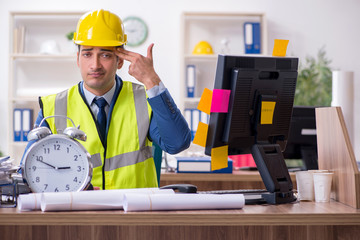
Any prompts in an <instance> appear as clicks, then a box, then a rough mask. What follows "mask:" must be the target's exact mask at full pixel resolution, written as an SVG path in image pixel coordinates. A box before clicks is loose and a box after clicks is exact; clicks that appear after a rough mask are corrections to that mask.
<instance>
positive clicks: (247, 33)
mask: <svg viewBox="0 0 360 240" xmlns="http://www.w3.org/2000/svg"><path fill="white" fill-rule="evenodd" d="M244 42H245V53H250V54H253V53H261V41H260V23H258V22H245V23H244Z"/></svg>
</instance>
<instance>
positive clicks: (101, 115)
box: [94, 97, 107, 141]
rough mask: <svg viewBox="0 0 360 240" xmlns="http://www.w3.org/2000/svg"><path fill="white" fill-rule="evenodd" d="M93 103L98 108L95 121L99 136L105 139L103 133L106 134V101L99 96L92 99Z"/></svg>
mask: <svg viewBox="0 0 360 240" xmlns="http://www.w3.org/2000/svg"><path fill="white" fill-rule="evenodd" d="M94 103H95V104H96V106H98V108H99V112H98V114H97V122H98V124H99V128H100V135H101V138H102V139H103V140H104V141H105V134H106V112H105V106H106V104H107V102H106V100H105V99H104V98H103V97H101V98H98V99H94Z"/></svg>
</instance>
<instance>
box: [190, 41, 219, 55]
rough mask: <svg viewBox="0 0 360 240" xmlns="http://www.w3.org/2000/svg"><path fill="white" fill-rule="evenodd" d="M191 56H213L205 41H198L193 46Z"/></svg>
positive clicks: (209, 46) (208, 44)
mask: <svg viewBox="0 0 360 240" xmlns="http://www.w3.org/2000/svg"><path fill="white" fill-rule="evenodd" d="M192 54H214V51H213V49H212V47H211V45H210V43H208V42H207V41H200V42H199V43H198V44H196V45H195V47H194V50H193V52H192Z"/></svg>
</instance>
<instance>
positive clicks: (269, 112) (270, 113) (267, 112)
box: [260, 101, 276, 124]
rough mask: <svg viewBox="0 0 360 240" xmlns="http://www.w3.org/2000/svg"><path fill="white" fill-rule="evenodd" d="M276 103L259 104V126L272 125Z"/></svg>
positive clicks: (264, 102) (265, 102)
mask: <svg viewBox="0 0 360 240" xmlns="http://www.w3.org/2000/svg"><path fill="white" fill-rule="evenodd" d="M275 104H276V102H269V101H263V102H261V114H260V124H273V117H274V110H275Z"/></svg>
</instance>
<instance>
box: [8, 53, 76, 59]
mask: <svg viewBox="0 0 360 240" xmlns="http://www.w3.org/2000/svg"><path fill="white" fill-rule="evenodd" d="M10 57H11V58H13V59H65V60H76V54H75V53H74V54H56V55H55V54H52V55H49V54H29V53H15V54H11V55H10Z"/></svg>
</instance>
